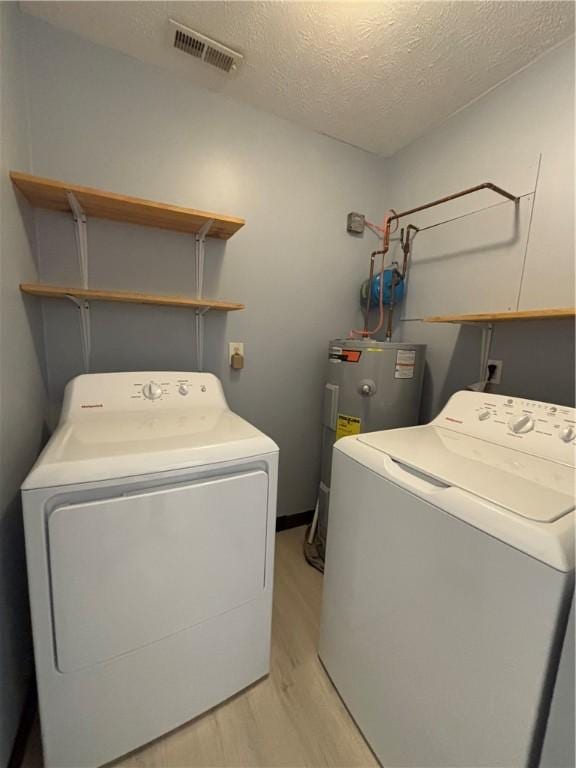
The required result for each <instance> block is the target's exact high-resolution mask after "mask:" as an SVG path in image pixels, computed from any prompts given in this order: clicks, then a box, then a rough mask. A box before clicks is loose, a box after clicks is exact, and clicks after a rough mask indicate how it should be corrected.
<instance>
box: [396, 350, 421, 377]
mask: <svg viewBox="0 0 576 768" xmlns="http://www.w3.org/2000/svg"><path fill="white" fill-rule="evenodd" d="M415 366H416V350H414V349H399V350H398V352H397V353H396V369H395V371H394V378H395V379H413V378H414V367H415Z"/></svg>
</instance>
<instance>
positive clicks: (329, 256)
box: [24, 17, 384, 514]
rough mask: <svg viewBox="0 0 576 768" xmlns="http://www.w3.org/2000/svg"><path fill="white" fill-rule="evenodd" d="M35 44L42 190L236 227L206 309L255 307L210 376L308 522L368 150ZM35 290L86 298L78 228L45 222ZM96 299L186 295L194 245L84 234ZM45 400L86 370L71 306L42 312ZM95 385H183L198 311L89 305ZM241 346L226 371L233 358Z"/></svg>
mask: <svg viewBox="0 0 576 768" xmlns="http://www.w3.org/2000/svg"><path fill="white" fill-rule="evenodd" d="M24 21H25V24H26V27H27V33H28V34H27V45H28V56H29V88H30V92H29V97H30V109H31V125H32V160H33V171H34V173H36V174H39V175H43V176H49V177H54V178H60V179H65V180H69V181H71V182H77V183H80V184H85V185H91V186H98V187H102V188H104V189H110V190H113V191H116V192H120V193H127V194H133V195H138V196H141V197H147V198H150V199H158V200H162V201H167V202H174V203H177V204H182V205H189V206H193V207H196V208H200V209H206V210H216V211H220V212H222V213H229V214H232V215H238V216H243V217H245V218H246V220H247V224H246V226H245V228H244V229H242V230H241V231H240V232H239V233H238V234H236V235H235V236H234V237H233V238H232V239H231V240H230V241H229V242H228V243H227V244H226V246H223V245H222V244H221V243H219V242H210V243H209V245H208V248H207V259H206V283H207V285H206V294H207V295H212V296H217V297H218V296H220V297H224V298H229V299H232V300H237V301H241V302H244V303H246V305H247V309H246V310H245V311H243V312H236V313H231V314H229V315H223V314H216V313H213V314H209V315H208V316H207V318H206V329H207V334H206V355H205V367H206V369H207V370H210V371H213V372H214V373H216V374H217V375H218V376H220V377H221V379H222V380H223V384H224V388H225V390H226V394H227V396H228V399H229V402H230V406H231V407H232V408H233V409H234V410H236V411H237V412H238V413H240V414H241V415H242V416H244V417H245V418H247V419H248V420H250V421H251V422H253V423H254V424H256V425H257V426H258V427H260V428H261V429H262V430H264V431H265V432H267V433H268V434H269V435H270V436H271V437H272V438H273V439H275V440H276V441H277V442H278V444H279V446H280V451H281V453H280V455H281V470H280V489H279V499H280V501H279V513H280V514H287V513H296V512H300V511H302V510H305V509H310V508H311V507H312V506H313V505H314V501H315V496H316V488H317V480H318V464H319V443H320V406H321V398H322V388H323V375H324V368H325V363H326V352H327V343H328V341H329V339H330V338H333V337H334V336H337V335H341V334H343V333H346V332H347V331H348V330H349V329H350V328H351V327H352V326H355V325H356V323H357V322H358V320H359V313H358V301H357V296H358V287H359V283H360V281H361V279H362V278H363V276H364V274H365V272H366V270H367V256H368V253H369V251H370V250H371V248H372V247H373V246H374V243H375V239H374V238H373V237H372V235H370V234H367V235H366V236H365V237H364V238H359V239H358V238H354V237H352V236H350V235H348V234H347V233H346V231H345V226H346V214H347V213H348V212H349V211H351V210H360V211H363V212H365V213H366V214H367V215H368V216H370V217H374V216H378V215H379V214H380V212H381V210H382V199H383V190H384V178H383V168H384V162H383V161H382V160H379V159H378V158H375V157H374V156H373V155H370V154H368V153H366V152H364V151H362V150H358V149H355V148H353V147H350V146H348V145H346V144H342V143H340V142H337V141H334V140H332V139H329V138H327V137H324V136H321V135H319V134H315V133H312V132H310V131H307V130H304V129H301V128H299V127H297V126H295V125H292V124H291V123H289V122H286V121H284V120H281V119H278V118H276V117H273V116H271V115H267V114H265V113H262V112H259V111H257V110H255V109H252V108H251V107H248V106H245V105H242V104H240V103H237V102H234V101H231V100H228V99H226V98H224V97H222V96H220V95H218V94H215V93H211V92H207V91H202V90H199V89H197V88H194V87H192V86H191V85H189V84H188V83H187V82H185V81H183V80H179V79H178V78H176V77H174V75H173V74H169V73H166V72H163V71H162V70H159V69H156V68H154V67H150V66H146V65H144V64H142V63H141V62H138V61H136V60H134V59H131V58H129V57H127V56H123V55H121V54H119V53H116V52H113V51H111V50H108V49H105V48H102V47H99V46H96V45H92V44H90V43H87V42H85V41H83V40H80V39H79V38H77V37H75V36H73V35H70V34H68V33H65V32H62V31H60V30H57V29H55V28H52V27H50V26H48V25H46V24H44V23H43V22H40V21H37V20H35V19H33V18H31V17H26V18H25V19H24ZM37 227H38V236H39V253H40V269H41V273H42V278H43V279H45V280H47V281H52V282H55V283H63V284H70V283H71V284H74V283H77V282H78V272H77V268H76V266H75V262H74V252H73V248H72V244H73V229H72V224H71V221H70V219H69V218H67V217H66V216H64V215H59V214H50V213H39V214H37ZM88 240H89V260H90V284H91V285H92V286H94V287H113V288H114V287H115V288H119V289H133V290H143V291H147V290H150V291H157V292H167V293H168V292H176V293H177V292H182V293H190V294H192V292H193V290H194V264H193V239H192V238H191V237H189V236H186V235H179V234H171V233H166V232H161V231H155V230H152V229H143V228H139V227H133V226H128V225H119V224H114V223H108V222H98V221H90V222H89V229H88ZM43 311H44V317H45V322H46V343H47V360H48V371H49V379H50V398H51V403H52V406H53V410H54V409H56V408H57V407H58V405H59V402H60V398H61V393H62V387H63V384H64V383H65V381H66V380H68V379H69V378H71V377H72V376H74V375H75V374H77V373H79V372H80V370H81V368H80V366H81V356H80V346H79V335H78V323H77V317H76V312H77V310H75V308H74V306H73V305H72V304H67V303H65V302H54V301H52V302H50V301H45V302H44V308H43ZM92 325H93V344H94V357H93V369H94V370H95V371H114V370H130V369H135V370H142V369H147V368H148V369H191V368H193V367H194V357H193V328H194V318H193V315H192V314H191V313H189V312H186V311H183V310H172V309H164V308H153V307H138V306H129V305H120V304H116V305H104V304H99V305H97V304H94V305H93V309H92ZM228 341H244V342H245V344H246V367H245V368H244V370H243V371H241V372H232V371H231V369H230V368H229V366H228V364H227V342H228Z"/></svg>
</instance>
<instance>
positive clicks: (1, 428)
mask: <svg viewBox="0 0 576 768" xmlns="http://www.w3.org/2000/svg"><path fill="white" fill-rule="evenodd" d="M19 30H20V19H19V12H18V8H17V6H16V4H15V3H0V144H1V171H0V767H2V768H3V767H4V766H6V764H7V762H8V759H9V756H10V753H11V750H12V744H13V740H14V736H15V733H16V729H17V727H18V723H19V718H20V713H21V711H22V706H23V702H24V697H25V694H26V688H27V685H28V681H29V679H30V675H31V671H32V664H31V661H32V659H31V643H30V635H29V622H28V605H27V594H26V590H27V587H26V564H25V559H24V542H23V531H22V516H21V511H20V500H19V490H18V489H19V486H20V483H21V482H22V480H23V479H24V476H25V475H26V473H27V472H28V469H29V468H30V466H31V464H32V462H33V460H34V458H35V456H36V453H37V451H38V449H39V447H40V443H41V437H42V424H43V405H44V387H43V381H42V376H41V368H40V362H39V355H38V349H39V348H40V347H41V318H40V315H39V311H38V307H37V306H35V305H34V304H33V303H30V304H28V303H23V301H22V298H21V296H20V292H19V291H18V283H19V282H20V281H22V280H34V279H35V278H36V276H37V270H36V265H35V262H34V257H33V248H32V244H31V242H30V229H31V228H30V227H29V224H30V221H29V216H27V213H26V211H25V210H24V212H23V213H22V212H21V211H20V210H19V206H18V203H17V200H16V197H15V195H14V191H13V189H12V185H11V184H10V181H9V179H8V170H9V168H10V167H13V166H15V165H16V166H18V167H21V168H23V169H26V168H27V167H28V160H29V154H28V149H29V144H28V133H27V115H26V110H25V99H24V89H25V83H24V78H23V72H24V69H23V59H22V56H21V51H20V49H19V39H20V34H19Z"/></svg>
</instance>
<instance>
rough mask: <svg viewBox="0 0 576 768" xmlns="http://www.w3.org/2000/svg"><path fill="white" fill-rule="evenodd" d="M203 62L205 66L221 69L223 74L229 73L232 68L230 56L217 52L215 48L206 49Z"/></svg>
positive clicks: (232, 62)
mask: <svg viewBox="0 0 576 768" xmlns="http://www.w3.org/2000/svg"><path fill="white" fill-rule="evenodd" d="M204 61H205V62H206V64H212V66H213V67H218V69H223V70H224V71H225V72H230V70H231V69H232V67H233V66H234V59H233V58H232V56H228V54H227V53H222V51H217V50H216V48H212V46H211V45H209V46H207V48H206V55H205V56H204Z"/></svg>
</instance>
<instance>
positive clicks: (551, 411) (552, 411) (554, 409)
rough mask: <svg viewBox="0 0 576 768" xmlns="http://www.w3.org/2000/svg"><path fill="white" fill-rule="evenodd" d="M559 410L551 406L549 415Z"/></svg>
mask: <svg viewBox="0 0 576 768" xmlns="http://www.w3.org/2000/svg"><path fill="white" fill-rule="evenodd" d="M557 410H558V408H556V406H555V405H551V406H550V408H548V412H549V413H556V411H557Z"/></svg>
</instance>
